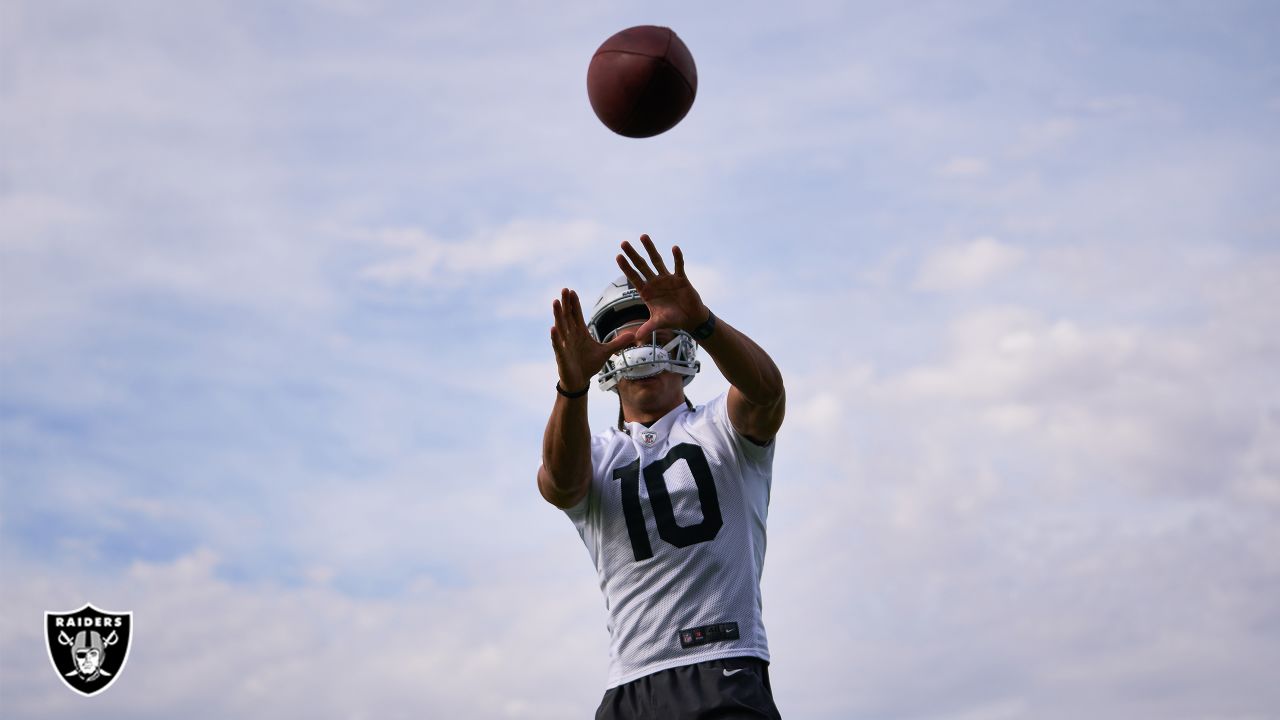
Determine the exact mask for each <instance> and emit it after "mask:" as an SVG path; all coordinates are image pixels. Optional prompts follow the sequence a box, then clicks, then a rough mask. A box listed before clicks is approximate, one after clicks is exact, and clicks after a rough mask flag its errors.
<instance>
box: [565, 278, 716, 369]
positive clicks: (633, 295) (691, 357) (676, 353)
mask: <svg viewBox="0 0 1280 720" xmlns="http://www.w3.org/2000/svg"><path fill="white" fill-rule="evenodd" d="M648 318H649V308H648V306H646V305H645V304H644V300H641V299H640V292H639V291H638V290H636V289H635V288H634V287H632V285H631V283H630V281H628V280H627V278H626V276H625V275H624V276H621V277H619V278H618V279H617V280H614V281H613V282H612V283H610V284H609V286H608V287H606V288H605V289H604V292H602V293H600V299H599V300H596V306H595V307H594V308H593V309H592V310H591V320H590V321H589V322H588V323H587V332H589V333H591V337H593V338H595V340H596V342H602V343H604V342H609V341H610V340H612V339H613V338H614V337H616V336H617V334H618V329H619V328H621V327H623V326H625V325H629V324H631V323H634V322H637V321H643V320H647V319H648ZM674 332H675V337H673V338H672V339H671V340H670V341H669V342H667V343H664V344H662V345H659V344H658V333H656V332H655V333H653V336H652V337H651V338H650V339H649V344H647V345H638V346H635V347H629V348H626V349H625V350H623V351H621V352H617V353H614V354H613V355H612V356H610V357H609V359H608V360H606V361H605V363H604V367H603V368H602V369H601V370H600V375H599V376H598V377H597V382H598V383H599V384H600V389H601V390H612V391H614V392H617V391H618V381H619V380H622V379H623V378H628V379H631V380H638V379H640V378H646V377H649V376H651V375H657V374H658V373H660V372H663V371H664V370H670V371H671V372H673V373H676V374H677V375H683V376H684V384H685V385H688V384H689V383H691V382H693V376H694V375H697V374H698V369H699V368H700V367H701V364H700V363H699V362H698V360H697V355H698V343H697V342H695V341H694V339H693V337H692V336H691V335H689V333H687V332H685V331H683V330H676V331H674Z"/></svg>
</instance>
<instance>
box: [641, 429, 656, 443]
mask: <svg viewBox="0 0 1280 720" xmlns="http://www.w3.org/2000/svg"><path fill="white" fill-rule="evenodd" d="M640 442H643V443H644V446H645V447H653V446H654V444H656V443H657V442H658V433H656V432H654V431H652V430H645V431H644V432H642V433H640Z"/></svg>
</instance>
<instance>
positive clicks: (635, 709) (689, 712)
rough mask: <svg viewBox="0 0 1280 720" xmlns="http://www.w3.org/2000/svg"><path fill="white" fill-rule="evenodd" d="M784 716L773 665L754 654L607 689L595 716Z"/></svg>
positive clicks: (729, 719) (611, 719)
mask: <svg viewBox="0 0 1280 720" xmlns="http://www.w3.org/2000/svg"><path fill="white" fill-rule="evenodd" d="M709 718H716V719H717V720H738V719H739V718H741V719H742V720H746V719H747V718H752V719H759V718H769V719H770V720H781V719H782V716H781V715H780V714H778V707H777V706H776V705H774V704H773V690H772V688H770V687H769V663H767V662H765V661H764V660H761V659H760V658H754V657H736V658H724V659H723V660H708V661H707V662H700V663H696V664H693V665H683V666H681V667H677V668H671V669H670V670H661V671H659V672H656V673H654V674H652V675H645V676H644V677H642V678H639V679H637V680H632V681H631V682H629V683H624V684H622V685H619V686H618V687H615V688H609V689H608V690H606V691H605V693H604V700H602V701H600V709H599V710H596V720H701V719H709Z"/></svg>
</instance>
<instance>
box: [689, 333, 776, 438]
mask: <svg viewBox="0 0 1280 720" xmlns="http://www.w3.org/2000/svg"><path fill="white" fill-rule="evenodd" d="M712 317H713V316H712V314H711V310H710V309H707V311H706V315H705V318H706V320H704V322H706V321H707V320H710V321H711V322H713V323H714V329H713V330H712V332H711V335H710V337H707V338H705V339H703V340H702V341H701V345H702V348H703V349H704V350H706V351H707V354H708V355H710V356H711V359H712V360H714V361H715V363H716V367H718V368H720V373H721V374H722V375H724V377H725V379H726V380H728V381H729V385H731V387H730V388H729V395H728V397H727V398H726V400H727V402H728V410H729V421H730V422H732V423H733V427H734V428H735V429H737V431H738V432H739V433H741V434H742V435H744V436H746V437H747V439H749V440H751V441H752V442H754V443H756V444H757V445H765V444H768V443H769V442H770V441H771V440H773V438H774V436H775V435H777V434H778V428H780V427H782V418H783V416H784V415H785V414H786V407H787V393H786V389H785V388H784V387H783V384H782V371H780V370H779V369H778V366H777V365H776V364H775V363H774V362H773V358H771V357H769V353H767V352H765V351H764V349H763V348H761V347H760V346H759V345H757V344H756V343H755V341H754V340H752V339H751V338H749V337H747V336H746V334H745V333H743V332H742V331H740V330H738V329H737V328H735V327H733V326H731V325H729V323H727V322H725V321H723V320H721V319H720V318H715V319H714V320H711V318H712Z"/></svg>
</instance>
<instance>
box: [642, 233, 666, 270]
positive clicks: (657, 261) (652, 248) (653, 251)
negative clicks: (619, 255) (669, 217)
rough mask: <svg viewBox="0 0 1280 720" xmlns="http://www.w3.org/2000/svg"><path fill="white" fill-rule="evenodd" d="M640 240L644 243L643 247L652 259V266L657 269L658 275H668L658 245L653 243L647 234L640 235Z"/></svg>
mask: <svg viewBox="0 0 1280 720" xmlns="http://www.w3.org/2000/svg"><path fill="white" fill-rule="evenodd" d="M640 242H641V243H643V244H644V249H645V250H647V251H648V252H649V259H650V260H652V261H653V266H654V267H655V268H657V269H658V274H659V275H670V274H671V273H670V271H668V270H667V264H666V263H664V262H663V261H662V253H660V252H658V247H657V246H656V245H654V244H653V240H651V239H650V238H649V236H648V235H641V236H640Z"/></svg>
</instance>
